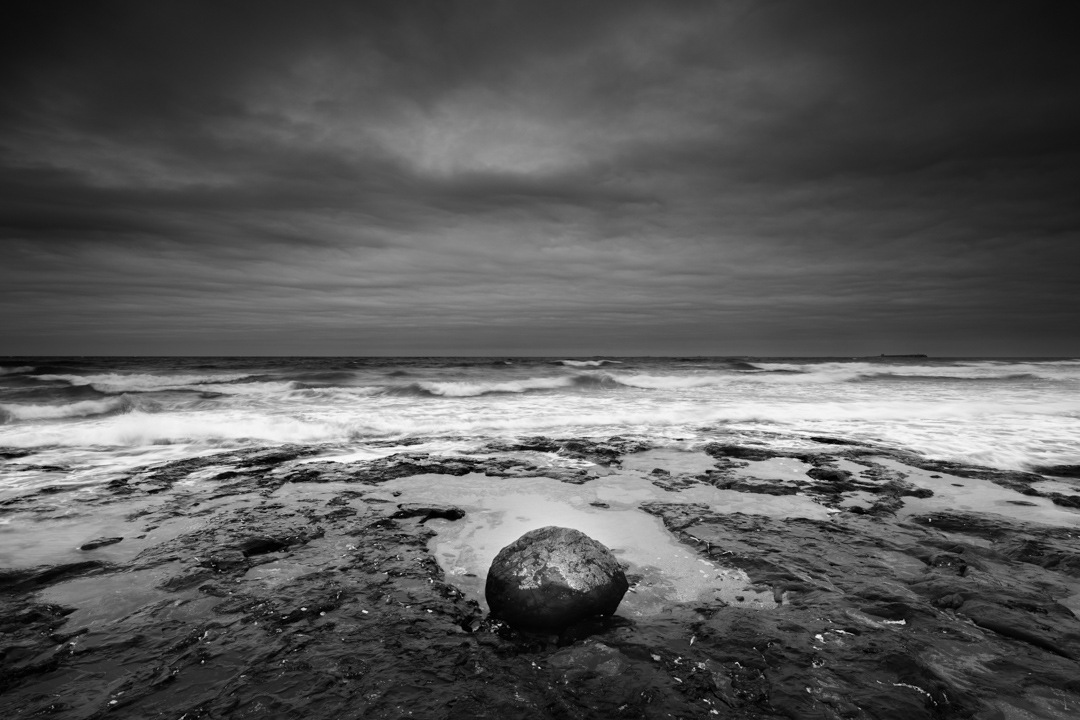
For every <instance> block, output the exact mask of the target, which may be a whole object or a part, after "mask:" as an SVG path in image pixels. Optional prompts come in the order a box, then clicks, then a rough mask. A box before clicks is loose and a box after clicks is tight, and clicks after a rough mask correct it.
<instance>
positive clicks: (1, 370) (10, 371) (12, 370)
mask: <svg viewBox="0 0 1080 720" xmlns="http://www.w3.org/2000/svg"><path fill="white" fill-rule="evenodd" d="M33 371H34V368H33V367H31V366H30V365H20V366H19V367H9V368H6V367H0V375H14V374H16V373H28V372H33Z"/></svg>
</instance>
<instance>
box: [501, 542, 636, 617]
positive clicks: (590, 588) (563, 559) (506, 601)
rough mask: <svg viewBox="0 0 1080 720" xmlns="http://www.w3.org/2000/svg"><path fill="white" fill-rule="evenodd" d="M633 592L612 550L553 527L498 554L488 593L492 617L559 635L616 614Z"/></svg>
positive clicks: (509, 546) (511, 545) (508, 546)
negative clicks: (594, 618) (580, 623)
mask: <svg viewBox="0 0 1080 720" xmlns="http://www.w3.org/2000/svg"><path fill="white" fill-rule="evenodd" d="M628 588H629V584H628V583H627V581H626V575H625V574H624V573H623V570H622V567H620V565H619V563H618V561H617V560H616V559H615V556H614V555H612V553H611V551H610V550H609V549H608V548H606V547H604V546H603V545H601V544H600V543H598V542H597V541H595V540H593V539H592V538H590V537H589V536H588V535H586V534H585V533H583V532H580V531H579V530H574V529H571V528H561V527H554V526H548V527H543V528H540V529H538V530H532V531H530V532H527V533H525V534H524V535H522V536H521V537H520V538H518V539H517V540H515V541H514V542H512V543H510V544H509V545H507V546H506V547H504V548H503V549H502V550H500V551H499V554H498V555H496V556H495V560H494V561H492V563H491V569H490V570H489V571H488V578H487V586H486V588H485V595H486V597H487V602H488V605H489V606H490V608H491V615H492V616H493V617H495V618H498V619H501V620H504V621H506V622H507V623H509V624H510V625H513V626H515V627H518V628H521V629H525V630H536V631H546V632H559V631H562V630H564V629H565V628H567V627H568V626H570V625H572V624H574V623H576V622H578V621H581V620H584V619H585V618H588V617H591V616H594V615H611V614H613V613H614V612H615V610H616V609H617V608H618V607H619V603H620V602H621V601H622V598H623V595H625V594H626V591H627V589H628Z"/></svg>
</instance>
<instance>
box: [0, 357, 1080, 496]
mask: <svg viewBox="0 0 1080 720" xmlns="http://www.w3.org/2000/svg"><path fill="white" fill-rule="evenodd" d="M535 435H549V436H558V437H610V436H613V435H621V436H627V437H635V438H642V439H646V440H649V441H650V442H653V443H655V444H657V445H659V446H664V445H665V444H671V445H678V446H681V447H686V446H687V445H688V444H690V445H692V444H693V443H698V442H707V441H718V440H725V441H737V442H740V443H749V444H760V445H764V446H776V445H782V446H784V447H796V448H797V447H800V446H804V445H805V446H813V442H812V441H811V440H810V438H811V437H814V436H822V435H825V436H830V437H835V438H840V439H848V440H855V441H860V442H870V443H875V444H881V445H885V446H888V447H892V448H899V449H906V450H910V451H914V452H916V453H919V454H922V455H924V456H927V457H930V458H935V459H944V460H953V461H959V462H967V463H973V464H978V465H984V466H988V467H994V468H1002V469H1012V470H1027V469H1031V468H1032V467H1037V466H1046V465H1061V464H1077V463H1080V359H1075V358H1073V359H1032V358H1020V359H1000V358H957V359H937V358H921V357H892V358H890V357H880V358H750V357H739V358H655V357H646V358H629V357H627V358H535V357H534V358H502V357H500V358H460V357H455V358H345V357H342V358H337V357H335V358H305V357H296V358H262V357H222V358H208V357H199V358H187V357H152V358H105V357H87V358H73V357H65V358H8V359H5V360H3V361H0V448H3V447H7V448H17V449H32V450H33V451H34V456H33V458H34V461H33V464H34V465H35V466H46V467H48V466H62V467H63V468H64V469H65V473H64V475H63V476H62V477H58V476H57V475H56V474H55V473H50V472H48V471H47V470H42V471H35V470H33V469H28V470H25V471H23V472H19V473H14V474H9V475H7V476H5V477H4V478H3V479H2V483H3V485H4V486H6V487H7V488H9V489H16V488H25V487H27V486H33V485H34V484H35V483H39V482H47V483H50V484H55V483H57V482H60V483H78V484H85V483H87V482H92V480H93V478H94V477H101V478H107V477H109V474H110V473H111V472H117V471H124V470H126V469H129V468H131V467H134V466H141V465H147V464H151V463H154V462H158V461H166V460H175V459H177V458H182V457H186V456H192V455H200V454H206V453H209V452H215V451H219V450H220V449H222V448H227V449H231V448H243V447H248V446H265V445H268V444H277V443H301V444H327V445H328V446H332V447H333V448H334V451H335V452H338V453H346V454H347V453H354V454H356V455H355V456H356V457H364V454H365V452H369V451H370V452H375V451H373V450H372V443H374V442H376V441H377V444H378V446H379V449H378V451H377V452H376V453H375V454H377V455H383V454H386V452H387V451H386V450H385V448H386V447H388V446H392V441H401V442H402V443H407V444H409V446H410V447H411V448H412V449H415V450H421V451H423V450H425V449H426V450H430V451H433V452H440V453H443V454H445V453H453V452H455V451H457V450H467V449H468V448H471V447H475V446H476V445H477V443H478V442H483V441H486V440H489V439H492V438H505V437H515V436H517V437H520V436H535ZM388 443H389V445H388Z"/></svg>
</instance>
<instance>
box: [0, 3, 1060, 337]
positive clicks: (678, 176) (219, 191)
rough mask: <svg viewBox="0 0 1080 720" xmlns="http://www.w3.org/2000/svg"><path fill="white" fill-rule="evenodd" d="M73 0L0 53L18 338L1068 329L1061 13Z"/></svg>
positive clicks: (11, 320)
mask: <svg viewBox="0 0 1080 720" xmlns="http://www.w3.org/2000/svg"><path fill="white" fill-rule="evenodd" d="M58 8H59V6H54V5H50V4H47V3H34V4H31V5H30V6H29V8H28V10H32V11H33V14H36V17H37V20H36V21H31V22H30V23H28V24H27V26H26V28H27V31H26V32H25V33H23V34H22V35H21V36H20V38H18V41H17V42H13V43H11V44H9V45H8V46H6V47H5V48H4V49H3V50H2V53H3V55H2V56H0V68H3V69H2V70H0V81H2V82H3V86H4V87H5V88H6V89H7V91H6V92H5V93H4V95H3V97H2V98H0V249H2V251H3V253H4V257H5V263H4V264H3V267H2V268H0V282H2V283H3V288H4V289H3V291H0V293H2V294H0V309H2V310H3V314H4V317H5V321H4V326H5V327H4V331H5V337H7V338H9V346H10V347H11V348H12V350H11V351H12V352H18V353H38V352H41V353H46V352H48V353H53V352H55V353H68V352H71V353H81V352H105V353H116V352H195V353H208V354H213V353H223V352H229V353H243V352H258V353H264V352H268V353H280V354H289V353H294V352H297V351H298V348H302V349H303V351H304V352H314V353H319V352H326V353H356V354H371V353H376V354H391V353H398V352H401V353H421V354H441V353H447V352H451V351H453V352H461V353H487V352H493V353H499V352H503V350H501V349H500V348H506V352H509V351H511V349H512V350H513V351H514V352H530V353H539V354H547V353H552V354H559V353H566V352H577V353H586V354H592V353H594V352H596V353H604V352H622V353H652V354H666V353H676V354H687V353H700V354H713V353H720V354H725V353H727V354H730V353H735V354H739V353H778V354H803V353H825V354H848V353H864V352H865V353H872V354H876V353H877V352H879V351H880V350H878V348H879V347H881V345H882V343H886V342H891V343H898V342H901V340H902V341H903V342H910V343H911V345H912V346H914V349H915V350H918V351H927V352H938V353H955V354H978V353H994V352H1002V353H1007V354H1021V355H1023V354H1053V353H1062V354H1067V353H1073V354H1075V353H1080V346H1076V345H1075V340H1072V339H1069V338H1068V337H1066V336H1065V335H1063V334H1062V333H1061V332H1060V330H1059V328H1057V327H1056V326H1055V324H1060V323H1063V322H1071V321H1073V320H1075V319H1076V318H1077V316H1078V315H1080V312H1078V310H1080V308H1078V301H1077V299H1076V294H1075V292H1072V291H1071V284H1072V282H1073V281H1072V278H1071V274H1072V270H1071V268H1073V267H1075V265H1076V262H1077V260H1080V257H1078V254H1080V251H1078V250H1077V249H1076V248H1078V247H1080V245H1078V244H1077V239H1078V238H1077V233H1078V230H1077V229H1078V227H1080V210H1077V209H1076V203H1075V201H1074V198H1073V194H1074V190H1073V188H1075V187H1077V186H1078V185H1080V177H1078V176H1080V170H1078V168H1080V164H1078V163H1077V159H1078V158H1077V155H1078V154H1080V147H1078V141H1077V140H1076V136H1075V132H1074V131H1073V128H1075V127H1076V125H1077V124H1078V122H1080V100H1078V99H1077V97H1076V95H1075V93H1074V92H1073V88H1074V87H1075V81H1076V80H1077V79H1078V77H1080V67H1078V59H1077V56H1076V55H1075V53H1072V52H1070V51H1069V50H1068V47H1069V46H1070V42H1071V40H1070V38H1068V37H1067V27H1068V26H1067V25H1066V24H1065V23H1061V22H1058V21H1057V19H1055V18H1054V16H1053V13H1052V12H1051V11H1050V10H1049V9H1046V8H1026V7H1025V8H1018V7H1016V6H1015V5H1007V4H1002V5H996V4H992V3H991V4H986V3H982V4H978V5H970V6H967V5H949V6H940V5H938V4H929V5H926V6H918V5H916V6H911V5H904V6H896V7H889V8H880V7H876V6H868V5H866V4H864V3H846V2H838V3H821V4H814V6H813V7H811V6H807V5H805V4H803V3H792V2H774V3H766V4H762V3H740V2H728V3H679V4H669V3H663V4H660V3H645V2H642V3H636V2H617V3H616V2H611V3H607V2H596V3H587V4H584V5H582V4H580V3H576V4H572V3H560V2H555V3H542V4H538V3H514V2H492V3H475V2H470V3H452V2H449V3H448V2H439V3H359V4H357V3H336V2H326V3H317V4H310V3H308V4H303V5H301V4H294V3H259V4H245V3H229V4H209V3H207V4H202V3H151V4H147V3H129V2H116V3H104V4H101V5H95V6H94V7H90V6H87V5H84V4H75V5H72V6H70V7H64V8H63V12H59V11H58ZM1033 328H1035V330H1034V331H1033V330H1032V329H1033ZM890 347H893V346H892V345H890ZM902 349H911V348H908V347H905V348H902Z"/></svg>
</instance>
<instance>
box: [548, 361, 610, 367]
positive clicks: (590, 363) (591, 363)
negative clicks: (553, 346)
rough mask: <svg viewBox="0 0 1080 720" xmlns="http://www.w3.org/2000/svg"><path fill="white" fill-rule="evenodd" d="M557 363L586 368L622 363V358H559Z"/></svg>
mask: <svg viewBox="0 0 1080 720" xmlns="http://www.w3.org/2000/svg"><path fill="white" fill-rule="evenodd" d="M557 364H558V365H565V366H566V367H574V368H587V367H600V366H601V365H622V360H559V362H558V363H557Z"/></svg>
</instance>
